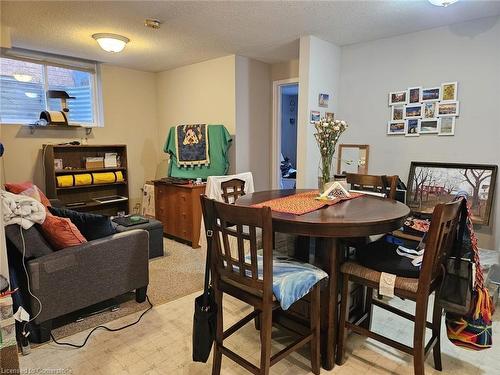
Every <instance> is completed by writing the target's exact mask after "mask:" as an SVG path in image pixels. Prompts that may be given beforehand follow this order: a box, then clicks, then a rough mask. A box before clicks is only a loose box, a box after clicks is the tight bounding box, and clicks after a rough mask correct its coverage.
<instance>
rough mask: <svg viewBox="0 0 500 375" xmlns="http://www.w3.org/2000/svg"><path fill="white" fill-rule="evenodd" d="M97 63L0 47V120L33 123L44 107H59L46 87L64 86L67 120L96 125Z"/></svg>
mask: <svg viewBox="0 0 500 375" xmlns="http://www.w3.org/2000/svg"><path fill="white" fill-rule="evenodd" d="M97 73H98V69H97V64H96V62H92V61H87V60H75V59H69V58H65V57H62V56H56V55H49V54H42V53H39V52H34V51H27V50H16V49H9V50H2V55H1V57H0V122H1V123H12V124H32V123H33V122H35V121H36V120H37V119H38V118H39V117H40V112H41V111H43V110H61V102H60V100H59V99H51V98H48V97H47V92H48V90H64V91H66V92H67V93H68V94H69V95H70V96H74V97H75V99H71V100H68V102H67V103H68V108H69V122H70V123H71V124H78V125H85V126H99V122H100V121H99V110H98V109H99V108H100V106H99V95H98V94H99V93H98V89H97V87H98V85H97V80H98V77H97Z"/></svg>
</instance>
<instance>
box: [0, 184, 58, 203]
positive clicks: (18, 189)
mask: <svg viewBox="0 0 500 375" xmlns="http://www.w3.org/2000/svg"><path fill="white" fill-rule="evenodd" d="M5 190H7V191H8V192H10V193H13V194H21V195H27V196H28V197H31V198H34V199H36V200H37V201H39V202H41V203H42V204H43V205H44V206H45V207H49V206H50V201H49V199H48V198H47V197H46V196H45V194H44V193H43V192H42V191H41V190H40V188H39V187H38V186H36V185H34V184H33V182H29V181H26V182H21V183H16V184H14V183H8V184H5Z"/></svg>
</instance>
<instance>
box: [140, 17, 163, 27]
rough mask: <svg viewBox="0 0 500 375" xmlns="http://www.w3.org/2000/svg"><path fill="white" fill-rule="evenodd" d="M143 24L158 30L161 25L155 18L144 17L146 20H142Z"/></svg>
mask: <svg viewBox="0 0 500 375" xmlns="http://www.w3.org/2000/svg"><path fill="white" fill-rule="evenodd" d="M144 26H146V27H149V28H151V29H155V30H158V29H159V28H160V26H161V21H160V20H157V19H155V18H146V20H145V21H144Z"/></svg>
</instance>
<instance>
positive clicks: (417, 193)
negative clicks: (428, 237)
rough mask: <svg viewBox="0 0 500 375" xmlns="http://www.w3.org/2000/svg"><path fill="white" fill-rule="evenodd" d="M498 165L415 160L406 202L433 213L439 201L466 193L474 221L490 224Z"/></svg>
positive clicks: (413, 207) (418, 209)
mask: <svg viewBox="0 0 500 375" xmlns="http://www.w3.org/2000/svg"><path fill="white" fill-rule="evenodd" d="M497 170H498V166H496V165H487V164H460V163H432V162H416V161H412V162H411V166H410V174H409V176H408V185H407V186H408V191H407V198H406V204H407V205H408V206H409V207H410V208H411V209H412V211H413V212H418V213H425V214H432V211H433V210H434V207H435V206H436V205H437V204H439V203H446V202H450V201H452V200H453V198H455V196H456V195H457V194H461V195H462V194H464V195H466V196H467V200H468V202H469V204H470V206H471V212H472V221H473V222H474V223H475V224H482V225H489V223H490V214H491V205H492V202H493V196H494V194H495V184H496V177H497Z"/></svg>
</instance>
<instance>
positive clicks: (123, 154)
mask: <svg viewBox="0 0 500 375" xmlns="http://www.w3.org/2000/svg"><path fill="white" fill-rule="evenodd" d="M110 152H112V153H116V154H117V155H118V156H119V158H120V165H119V166H117V167H110V168H93V169H88V168H86V167H85V159H86V158H87V157H98V156H102V157H104V154H105V153H110ZM42 157H43V165H44V168H45V190H46V194H47V197H49V198H51V199H59V200H60V201H61V202H62V203H63V204H64V205H67V206H68V208H71V209H72V210H76V211H86V212H92V213H101V214H106V215H116V214H117V213H118V212H119V211H124V212H125V213H126V214H128V213H129V202H128V198H129V187H128V168H127V146H125V145H79V146H73V145H43V148H42ZM55 159H62V161H63V167H64V168H67V169H57V170H56V169H55V166H54V160H55ZM118 171H120V172H122V174H123V178H124V181H118V182H110V183H102V184H92V185H77V186H68V187H58V185H57V177H58V176H64V175H75V174H82V173H102V172H118ZM112 195H119V196H122V197H125V198H127V200H124V201H119V202H109V203H100V202H97V201H96V200H95V198H100V197H106V196H112ZM75 204H77V205H75Z"/></svg>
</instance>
